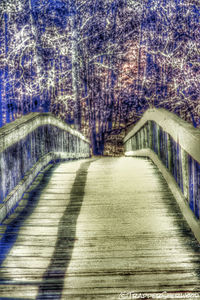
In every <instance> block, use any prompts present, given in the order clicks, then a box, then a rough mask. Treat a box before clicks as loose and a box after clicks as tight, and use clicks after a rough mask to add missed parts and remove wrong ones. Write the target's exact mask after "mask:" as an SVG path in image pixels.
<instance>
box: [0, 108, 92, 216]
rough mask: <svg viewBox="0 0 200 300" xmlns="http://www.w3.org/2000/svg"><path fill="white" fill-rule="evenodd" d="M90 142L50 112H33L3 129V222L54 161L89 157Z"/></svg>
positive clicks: (0, 173)
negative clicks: (30, 186) (39, 175)
mask: <svg viewBox="0 0 200 300" xmlns="http://www.w3.org/2000/svg"><path fill="white" fill-rule="evenodd" d="M89 156H90V142H89V141H88V140H87V139H86V138H85V137H84V136H83V135H82V134H81V133H80V132H78V131H76V130H73V129H71V128H70V127H69V126H68V125H67V124H66V123H64V122H63V121H61V120H59V119H57V118H56V117H54V116H53V115H52V114H50V113H31V114H29V115H27V116H24V117H22V118H20V119H18V120H16V121H14V122H12V123H10V124H8V125H5V126H4V127H2V128H1V129H0V221H2V220H3V219H4V218H5V217H6V215H7V214H9V212H10V211H11V210H12V209H13V208H14V207H15V206H16V204H17V203H18V201H19V200H20V199H21V197H22V195H23V193H24V192H25V190H26V189H27V188H28V186H29V185H30V184H31V182H32V181H33V180H34V178H35V177H36V176H37V174H38V173H39V172H40V171H41V170H42V169H43V168H44V167H46V166H47V165H48V164H49V163H50V162H51V161H56V160H59V159H75V158H86V157H89Z"/></svg>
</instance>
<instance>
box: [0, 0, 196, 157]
mask: <svg viewBox="0 0 200 300" xmlns="http://www.w3.org/2000/svg"><path fill="white" fill-rule="evenodd" d="M199 20H200V4H199V1H197V0H92V1H91V0H87V1H85V0H1V1H0V127H2V126H3V125H5V124H6V123H9V122H12V121H13V120H15V119H16V118H19V117H21V116H22V115H25V114H27V113H29V112H36V111H39V112H51V113H53V114H55V115H56V116H58V117H59V118H61V119H63V120H64V121H66V122H67V123H68V124H70V125H71V126H72V127H75V128H76V129H79V130H81V131H82V133H83V134H84V135H86V136H87V137H89V138H90V139H91V141H92V147H93V153H94V154H105V155H106V154H107V155H119V154H120V153H121V151H122V138H123V136H124V134H125V131H126V130H127V129H128V128H129V126H130V125H131V124H134V123H135V122H137V121H138V119H139V118H140V117H141V115H142V114H143V113H144V111H145V110H146V109H148V108H150V107H163V108H166V109H168V110H170V111H172V112H174V113H175V114H177V115H179V116H180V117H181V118H183V119H184V120H186V121H188V122H190V123H192V124H193V126H194V127H200V55H199V54H200V25H199Z"/></svg>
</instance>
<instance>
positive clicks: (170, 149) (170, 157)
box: [167, 134, 173, 173]
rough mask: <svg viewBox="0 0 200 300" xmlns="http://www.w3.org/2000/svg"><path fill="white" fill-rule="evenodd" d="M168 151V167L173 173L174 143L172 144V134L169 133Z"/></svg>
mask: <svg viewBox="0 0 200 300" xmlns="http://www.w3.org/2000/svg"><path fill="white" fill-rule="evenodd" d="M167 152H168V169H169V171H170V173H172V169H173V166H172V144H171V140H170V136H169V134H167Z"/></svg>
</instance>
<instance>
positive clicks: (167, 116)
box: [124, 109, 200, 219]
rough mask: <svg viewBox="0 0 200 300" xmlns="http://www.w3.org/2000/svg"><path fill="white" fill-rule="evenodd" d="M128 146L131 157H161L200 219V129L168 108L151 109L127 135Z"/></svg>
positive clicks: (126, 146)
mask: <svg viewBox="0 0 200 300" xmlns="http://www.w3.org/2000/svg"><path fill="white" fill-rule="evenodd" d="M124 146H125V155H127V156H149V157H150V158H152V160H156V159H157V158H158V159H159V161H161V162H162V164H163V165H164V166H165V168H166V169H167V170H168V172H170V174H171V175H172V176H173V178H174V179H175V181H176V183H177V185H178V187H179V189H180V191H181V193H182V194H183V196H184V198H185V199H186V201H187V202H188V204H189V207H190V208H191V210H192V211H193V212H194V214H195V216H196V217H197V218H198V219H199V218H200V130H199V129H195V128H194V127H193V126H192V125H190V124H188V123H187V122H185V121H183V120H182V119H180V118H179V117H177V116H176V115H175V114H172V113H170V112H168V111H166V110H164V109H149V110H147V111H146V112H145V114H144V115H143V117H142V118H141V119H140V121H139V122H138V123H137V124H136V125H135V126H134V127H133V128H132V129H131V130H130V131H129V133H128V134H127V135H126V137H125V138H124ZM155 157H156V158H155Z"/></svg>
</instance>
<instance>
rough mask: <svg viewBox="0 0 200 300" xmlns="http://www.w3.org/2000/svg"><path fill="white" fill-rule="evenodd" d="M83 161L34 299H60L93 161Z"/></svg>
mask: <svg viewBox="0 0 200 300" xmlns="http://www.w3.org/2000/svg"><path fill="white" fill-rule="evenodd" d="M93 161H94V160H92V161H88V162H83V163H82V164H81V165H80V168H79V170H78V171H77V173H76V177H75V181H74V183H73V186H72V189H71V192H70V201H69V204H68V206H67V207H66V210H65V212H64V214H63V216H62V218H61V220H60V222H59V225H58V235H57V241H56V245H55V250H54V253H53V256H52V258H51V261H50V264H49V266H48V268H47V270H46V272H45V273H44V275H43V280H42V283H41V284H40V286H39V290H38V296H37V298H36V299H38V300H39V299H40V300H41V299H60V298H61V296H62V290H63V285H64V279H65V274H66V271H67V268H68V266H69V263H70V260H71V257H72V252H73V248H74V242H75V237H76V223H77V218H78V216H79V213H80V210H81V206H82V203H83V198H84V193H85V185H86V180H87V171H88V168H89V166H90V164H91V163H92V162H93Z"/></svg>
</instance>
